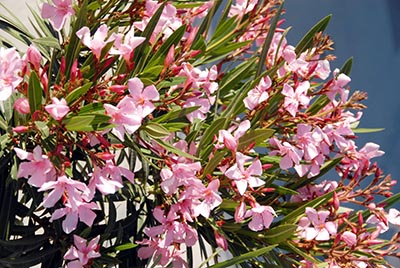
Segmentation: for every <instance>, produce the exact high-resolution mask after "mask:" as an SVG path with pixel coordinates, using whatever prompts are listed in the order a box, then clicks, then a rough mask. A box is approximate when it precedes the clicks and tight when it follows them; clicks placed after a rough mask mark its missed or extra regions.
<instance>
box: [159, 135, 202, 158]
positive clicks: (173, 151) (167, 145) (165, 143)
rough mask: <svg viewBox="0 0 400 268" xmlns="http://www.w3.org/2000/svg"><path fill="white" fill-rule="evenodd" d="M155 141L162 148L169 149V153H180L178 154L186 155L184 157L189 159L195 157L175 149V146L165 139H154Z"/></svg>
mask: <svg viewBox="0 0 400 268" xmlns="http://www.w3.org/2000/svg"><path fill="white" fill-rule="evenodd" d="M155 142H157V143H158V144H159V145H160V146H161V147H163V148H164V149H166V150H167V151H169V152H171V153H174V154H176V155H180V156H183V157H186V158H189V159H196V157H195V156H193V155H191V154H188V153H186V152H184V151H181V150H179V149H177V148H176V147H174V146H173V145H172V144H170V143H168V142H165V141H163V140H160V139H155ZM196 160H197V159H196Z"/></svg>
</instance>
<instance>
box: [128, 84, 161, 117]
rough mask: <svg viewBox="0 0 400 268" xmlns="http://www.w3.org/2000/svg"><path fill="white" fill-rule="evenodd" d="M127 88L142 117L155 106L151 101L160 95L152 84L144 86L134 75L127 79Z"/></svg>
mask: <svg viewBox="0 0 400 268" xmlns="http://www.w3.org/2000/svg"><path fill="white" fill-rule="evenodd" d="M128 90H129V93H130V95H131V98H132V99H133V101H134V103H135V105H136V107H139V108H140V111H141V113H140V116H141V117H142V118H144V117H146V116H148V115H149V114H151V112H153V111H154V109H155V107H154V104H153V102H154V101H158V100H159V99H160V95H159V94H158V91H157V89H156V87H155V86H154V85H150V86H147V87H144V85H143V83H142V81H140V79H139V78H137V77H134V78H131V79H129V81H128Z"/></svg>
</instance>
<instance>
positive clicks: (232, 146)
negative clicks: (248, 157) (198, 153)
mask: <svg viewBox="0 0 400 268" xmlns="http://www.w3.org/2000/svg"><path fill="white" fill-rule="evenodd" d="M249 128H250V121H249V120H244V121H242V122H240V124H239V125H238V126H237V127H236V126H233V127H230V128H229V129H228V130H225V129H223V130H220V131H219V132H218V143H217V144H216V145H215V147H216V148H217V149H222V148H224V147H226V148H228V149H229V150H231V151H232V152H236V151H237V147H238V144H239V139H240V138H241V137H242V136H243V135H244V134H245V133H246V131H247V130H248V129H249ZM232 132H233V135H232Z"/></svg>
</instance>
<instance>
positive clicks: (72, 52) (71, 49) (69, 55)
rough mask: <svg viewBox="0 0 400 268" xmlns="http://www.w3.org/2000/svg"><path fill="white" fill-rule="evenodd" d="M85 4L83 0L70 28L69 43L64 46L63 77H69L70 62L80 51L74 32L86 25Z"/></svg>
mask: <svg viewBox="0 0 400 268" xmlns="http://www.w3.org/2000/svg"><path fill="white" fill-rule="evenodd" d="M87 6H88V0H84V1H83V3H82V5H81V8H80V10H79V11H78V12H77V16H76V21H75V23H74V26H73V27H72V30H71V35H70V37H69V43H68V46H67V48H66V54H65V67H66V69H65V77H67V78H69V75H70V71H71V67H72V64H73V63H74V61H75V59H77V58H78V55H79V52H80V42H81V41H80V39H79V38H78V36H77V35H76V32H77V31H79V30H80V29H81V28H82V27H83V26H86V20H87V15H88V14H87Z"/></svg>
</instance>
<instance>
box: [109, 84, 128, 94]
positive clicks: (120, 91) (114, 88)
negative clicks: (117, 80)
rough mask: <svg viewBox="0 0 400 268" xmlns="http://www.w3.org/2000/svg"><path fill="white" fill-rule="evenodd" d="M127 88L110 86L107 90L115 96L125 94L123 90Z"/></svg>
mask: <svg viewBox="0 0 400 268" xmlns="http://www.w3.org/2000/svg"><path fill="white" fill-rule="evenodd" d="M127 88H128V86H124V85H112V86H110V87H109V88H108V89H109V90H110V91H112V92H115V93H117V94H123V93H124V92H125V89H127Z"/></svg>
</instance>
